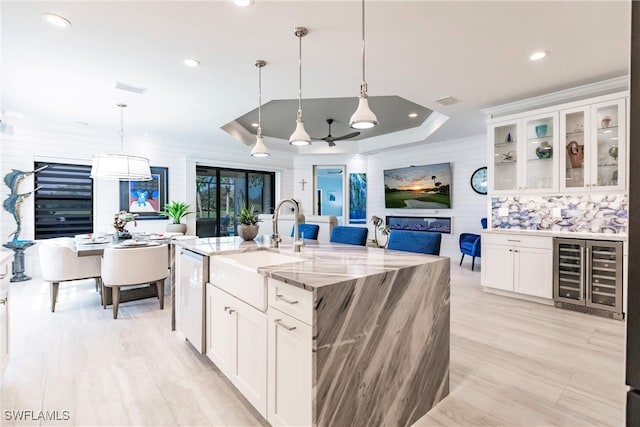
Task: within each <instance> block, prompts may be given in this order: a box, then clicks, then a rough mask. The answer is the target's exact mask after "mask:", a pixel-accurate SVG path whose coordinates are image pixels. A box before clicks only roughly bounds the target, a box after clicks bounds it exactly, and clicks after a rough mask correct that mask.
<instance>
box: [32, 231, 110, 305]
mask: <svg viewBox="0 0 640 427" xmlns="http://www.w3.org/2000/svg"><path fill="white" fill-rule="evenodd" d="M75 247H76V243H75V241H74V239H72V238H70V237H60V238H55V239H48V240H43V241H40V242H38V255H39V258H40V269H41V271H42V278H43V279H44V280H45V281H47V282H49V283H50V294H51V311H52V312H54V311H55V310H56V300H57V299H58V288H59V286H60V282H70V281H73V280H80V279H95V280H96V289H97V286H98V285H99V284H100V272H101V270H100V256H86V257H79V256H78V254H77V253H76V250H75Z"/></svg>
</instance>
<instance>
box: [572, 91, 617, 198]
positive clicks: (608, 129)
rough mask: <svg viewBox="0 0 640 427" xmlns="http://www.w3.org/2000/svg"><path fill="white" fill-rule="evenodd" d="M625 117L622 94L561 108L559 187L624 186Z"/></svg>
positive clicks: (609, 188)
mask: <svg viewBox="0 0 640 427" xmlns="http://www.w3.org/2000/svg"><path fill="white" fill-rule="evenodd" d="M625 118H626V109H625V99H624V98H623V99H616V100H612V101H608V102H603V103H599V104H593V105H587V106H584V107H580V108H573V109H569V110H563V111H561V113H560V126H561V130H560V131H561V133H562V135H563V143H564V147H565V153H564V155H562V156H561V161H560V189H561V190H568V191H592V190H594V189H595V188H597V189H598V190H614V191H615V190H624V188H625V186H626V182H625V176H626V175H625V173H626V169H625V166H626V150H625V147H626V132H625V129H626V120H625Z"/></svg>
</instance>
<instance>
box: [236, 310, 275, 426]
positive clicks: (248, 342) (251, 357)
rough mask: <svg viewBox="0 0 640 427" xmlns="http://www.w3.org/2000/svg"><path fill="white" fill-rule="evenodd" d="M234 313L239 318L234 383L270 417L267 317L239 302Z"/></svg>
mask: <svg viewBox="0 0 640 427" xmlns="http://www.w3.org/2000/svg"><path fill="white" fill-rule="evenodd" d="M231 310H234V311H233V312H232V316H231V317H233V318H235V331H234V333H235V338H236V345H235V352H234V353H235V355H234V356H235V357H234V363H233V366H232V368H233V374H232V376H231V378H230V380H231V382H232V383H233V384H234V385H235V386H236V387H237V388H238V390H240V392H241V393H242V395H243V396H244V397H246V398H247V400H248V401H249V402H250V403H251V404H252V405H253V407H254V408H256V409H257V410H258V412H259V413H260V415H262V416H263V417H265V418H266V416H267V316H266V315H265V314H264V313H262V312H260V311H259V310H257V309H255V308H253V307H251V306H250V305H248V304H245V303H243V302H241V301H239V300H236V302H235V303H234V304H233V306H232V308H231Z"/></svg>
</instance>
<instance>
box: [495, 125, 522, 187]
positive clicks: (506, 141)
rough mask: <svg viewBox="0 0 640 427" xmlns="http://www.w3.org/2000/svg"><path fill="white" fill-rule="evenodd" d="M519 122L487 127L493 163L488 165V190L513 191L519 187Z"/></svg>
mask: <svg viewBox="0 0 640 427" xmlns="http://www.w3.org/2000/svg"><path fill="white" fill-rule="evenodd" d="M519 123H520V121H519V120H512V121H508V122H503V123H499V124H494V125H489V132H488V135H489V147H491V150H492V154H493V162H491V163H490V165H489V190H490V191H505V192H509V191H513V190H517V189H518V187H519V186H520V185H521V184H520V182H519V179H518V178H519V177H518V175H519V172H518V137H519V135H518V133H519Z"/></svg>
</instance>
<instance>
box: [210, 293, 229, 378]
mask: <svg viewBox="0 0 640 427" xmlns="http://www.w3.org/2000/svg"><path fill="white" fill-rule="evenodd" d="M231 298H232V297H231V295H229V294H227V293H225V292H224V291H222V290H220V289H218V288H216V287H215V286H213V285H211V284H210V283H208V284H207V357H209V359H211V361H212V362H213V363H215V364H216V366H217V367H218V369H220V371H222V373H223V374H225V375H226V376H227V377H231V373H232V372H233V371H232V361H233V348H234V346H235V337H234V333H235V319H234V316H233V315H232V314H233V313H230V310H231V306H232V303H231Z"/></svg>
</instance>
